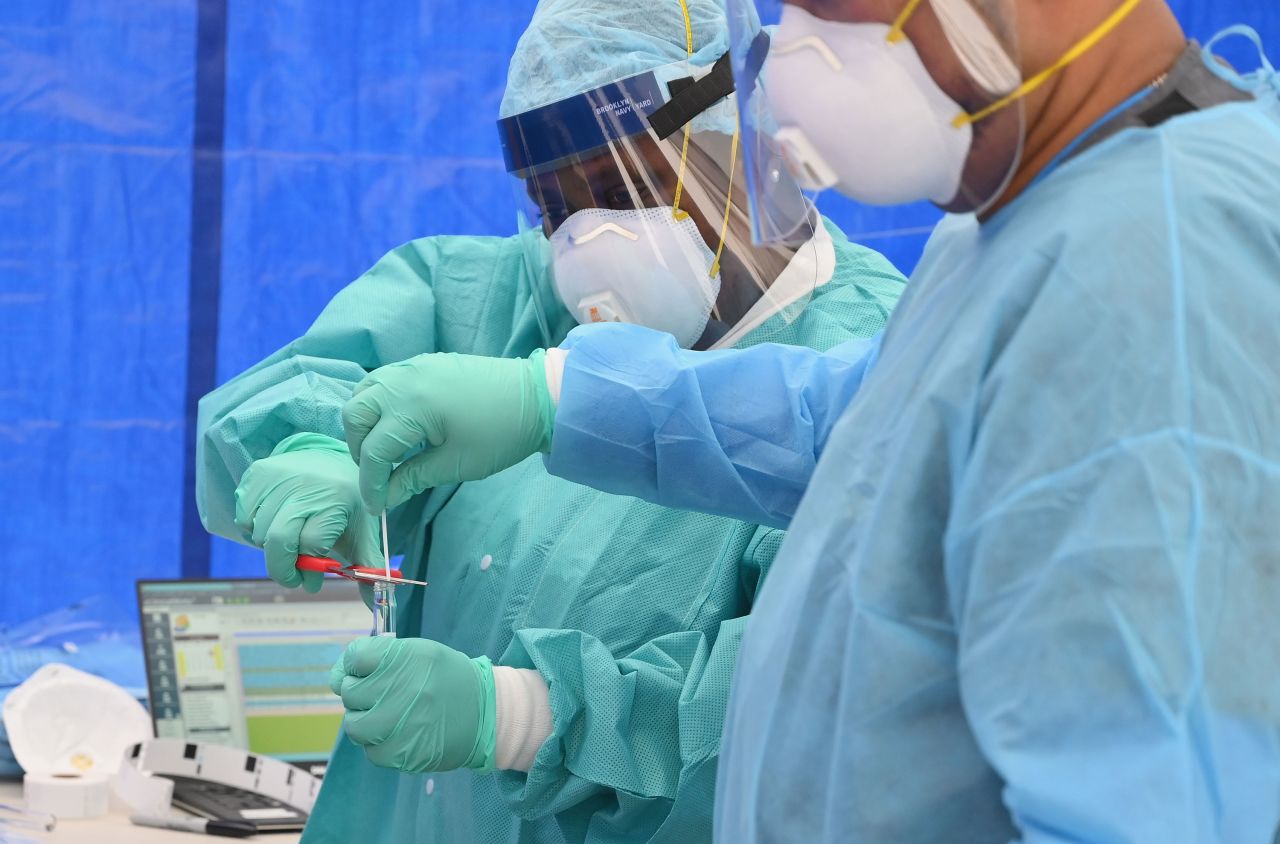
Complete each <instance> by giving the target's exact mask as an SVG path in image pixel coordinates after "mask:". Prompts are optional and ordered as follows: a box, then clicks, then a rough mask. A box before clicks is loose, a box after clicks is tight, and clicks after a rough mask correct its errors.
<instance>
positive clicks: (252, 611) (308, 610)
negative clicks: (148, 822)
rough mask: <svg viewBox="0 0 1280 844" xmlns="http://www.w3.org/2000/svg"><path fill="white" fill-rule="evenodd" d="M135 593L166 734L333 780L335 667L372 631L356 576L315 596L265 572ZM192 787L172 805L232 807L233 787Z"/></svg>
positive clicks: (152, 585)
mask: <svg viewBox="0 0 1280 844" xmlns="http://www.w3.org/2000/svg"><path fill="white" fill-rule="evenodd" d="M137 590H138V611H139V618H140V621H141V625H142V647H143V654H144V656H145V658H146V664H147V686H148V698H149V700H150V704H151V706H150V709H151V718H152V722H153V724H154V726H155V734H156V736H157V737H158V738H181V739H186V740H189V741H192V742H200V743H202V744H218V745H226V746H230V747H235V748H239V749H241V750H246V751H248V752H249V753H251V754H257V755H263V756H272V757H275V758H277V759H280V760H282V761H285V762H289V763H291V764H293V765H296V766H298V767H301V768H303V769H305V770H307V771H309V772H311V773H313V774H315V775H317V776H320V775H323V773H324V767H325V764H326V762H327V760H328V758H329V753H330V751H331V750H332V749H333V745H334V742H335V740H336V738H337V735H338V729H339V727H340V725H341V722H342V714H343V709H342V702H341V700H340V699H339V698H338V697H337V696H335V695H334V694H333V692H332V691H331V690H330V689H329V669H330V667H331V666H332V665H333V663H334V662H335V661H337V659H338V657H339V656H340V655H341V654H342V651H343V649H344V648H346V646H347V643H349V642H350V641H352V640H353V639H355V638H357V637H359V636H367V635H368V634H369V628H370V614H369V610H368V609H367V608H366V607H365V605H364V603H363V602H362V601H361V600H360V592H359V586H358V585H357V584H356V583H353V582H351V581H347V580H339V579H335V578H329V579H326V581H325V585H324V589H323V590H322V591H321V592H318V593H316V594H308V593H306V592H304V591H303V590H301V589H285V588H283V587H281V586H280V585H278V584H276V583H274V582H272V581H271V580H267V579H265V578H236V579H226V580H140V581H138V585H137ZM194 785H195V784H193V783H179V786H180V787H179V788H176V789H175V794H174V802H175V803H177V804H179V805H182V807H183V808H188V809H192V810H194V811H197V813H198V814H203V815H205V816H208V815H209V814H210V813H211V811H212V810H213V806H212V804H210V805H207V806H206V805H196V806H192V805H187V804H190V803H192V802H193V800H194V801H195V802H196V803H201V801H203V802H206V803H207V802H208V800H207V799H206V798H212V797H213V796H214V795H215V794H217V795H220V799H221V800H222V801H223V802H226V798H227V796H228V795H227V794H226V793H225V792H226V789H225V788H222V789H221V790H219V789H218V788H214V787H212V786H210V787H208V788H205V789H203V790H202V789H199V788H194ZM179 792H181V793H179ZM232 796H233V797H234V795H232ZM245 796H246V799H247V797H248V796H251V795H245Z"/></svg>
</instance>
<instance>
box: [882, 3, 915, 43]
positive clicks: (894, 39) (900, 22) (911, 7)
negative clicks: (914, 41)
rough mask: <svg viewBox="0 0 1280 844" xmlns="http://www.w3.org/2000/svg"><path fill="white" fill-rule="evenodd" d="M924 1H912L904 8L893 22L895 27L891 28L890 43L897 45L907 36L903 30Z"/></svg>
mask: <svg viewBox="0 0 1280 844" xmlns="http://www.w3.org/2000/svg"><path fill="white" fill-rule="evenodd" d="M921 2H923V0H910V2H908V3H907V5H905V6H903V7H902V11H901V12H899V13H898V17H896V18H895V19H894V21H893V25H892V26H890V27H889V36H888V37H889V43H890V44H897V43H898V42H899V41H901V40H902V39H903V38H906V37H907V36H906V35H905V34H904V33H903V32H902V28H903V27H904V26H906V25H907V21H908V20H910V19H911V16H912V15H914V14H915V12H916V9H918V8H919V7H920V3H921Z"/></svg>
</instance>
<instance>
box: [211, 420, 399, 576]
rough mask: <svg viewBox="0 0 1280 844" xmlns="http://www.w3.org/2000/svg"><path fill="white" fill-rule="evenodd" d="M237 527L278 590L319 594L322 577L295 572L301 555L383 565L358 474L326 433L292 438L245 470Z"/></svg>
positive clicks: (378, 530) (239, 491) (377, 527)
mask: <svg viewBox="0 0 1280 844" xmlns="http://www.w3.org/2000/svg"><path fill="white" fill-rule="evenodd" d="M236 524H237V525H239V526H240V528H241V529H242V530H244V531H245V532H246V533H247V534H248V535H249V536H250V538H251V540H252V542H253V544H254V545H256V546H258V547H259V548H261V549H263V550H264V551H265V552H266V556H267V573H268V574H269V575H270V576H271V579H272V580H274V581H276V582H277V583H279V584H281V585H282V586H289V587H294V586H298V585H300V584H301V585H302V587H303V588H304V589H306V590H307V591H308V592H316V591H319V589H320V584H321V582H322V581H323V578H324V575H323V574H321V573H320V572H313V571H307V572H300V571H298V569H297V568H295V564H296V563H297V561H298V555H299V554H312V555H315V556H319V557H333V558H335V559H338V560H341V561H342V562H344V563H350V564H354V565H361V566H381V565H382V564H383V557H382V542H381V536H382V529H381V525H380V523H379V521H378V519H377V518H375V517H373V516H371V515H369V512H368V511H367V510H365V509H364V507H363V506H362V504H361V501H360V488H359V470H358V469H357V468H356V467H355V466H353V465H352V464H351V455H350V453H349V452H348V451H347V447H346V444H344V443H343V442H342V441H341V440H336V439H334V438H333V437H326V436H324V435H323V434H306V433H304V434H294V435H293V436H291V437H288V438H287V439H285V440H282V441H281V442H280V444H279V445H277V446H276V447H275V450H274V451H272V452H271V456H270V457H264V458H262V459H261V460H255V461H254V462H253V463H252V464H251V465H250V466H249V469H248V471H246V472H245V473H244V476H243V477H242V478H241V479H240V486H238V487H236Z"/></svg>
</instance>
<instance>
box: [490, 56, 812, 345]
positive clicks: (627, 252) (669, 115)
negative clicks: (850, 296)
mask: <svg viewBox="0 0 1280 844" xmlns="http://www.w3.org/2000/svg"><path fill="white" fill-rule="evenodd" d="M732 90H733V78H732V74H731V72H730V68H729V61H728V57H727V56H726V57H725V58H723V59H722V60H721V61H720V62H718V63H717V64H716V65H714V66H712V67H694V66H692V65H690V64H688V63H685V62H680V63H676V64H672V65H667V66H664V67H660V68H656V69H654V70H652V71H648V72H645V73H642V74H639V75H636V76H631V77H628V78H626V79H621V80H618V81H616V82H612V83H610V84H607V85H604V86H601V87H599V88H596V89H593V90H591V91H587V92H584V93H582V94H579V95H577V96H574V97H570V98H568V99H565V100H561V101H559V102H555V103H551V104H549V105H546V106H542V107H540V108H536V109H533V110H530V111H526V112H524V113H521V114H517V115H514V116H512V117H508V118H504V119H503V120H500V121H499V130H500V134H501V138H502V144H503V152H504V156H505V160H506V166H507V171H508V172H509V173H510V175H511V176H512V189H513V194H514V197H515V202H516V207H517V209H518V220H519V223H520V227H521V230H522V234H523V235H524V236H523V238H522V239H523V242H524V243H525V244H526V247H525V248H526V259H527V260H528V261H529V262H530V266H531V267H532V268H534V269H535V271H537V270H544V271H549V272H550V274H551V279H552V282H553V285H554V289H555V291H556V294H557V295H558V296H559V298H560V300H561V301H562V302H563V304H564V306H565V307H566V308H567V309H568V310H569V312H570V313H571V314H573V315H574V316H575V317H576V318H577V320H578V322H580V323H584V324H585V323H592V322H629V323H635V324H638V325H645V326H648V327H650V328H654V329H657V330H660V331H666V332H668V333H670V334H672V335H673V336H674V337H675V338H676V340H677V341H678V342H679V343H680V345H681V346H683V347H685V348H697V349H704V348H713V347H719V346H728V345H733V344H736V343H737V342H738V341H739V340H740V339H741V338H742V337H744V336H746V334H747V333H749V332H765V333H766V334H768V333H772V332H773V331H775V330H776V329H777V328H780V327H782V326H784V325H786V324H787V323H789V322H790V321H791V320H793V319H794V318H795V316H796V315H798V314H799V313H800V311H802V310H803V309H804V307H805V306H806V305H807V304H808V301H809V298H810V295H811V293H812V291H813V287H814V285H815V283H816V279H817V275H818V273H819V269H818V268H819V266H820V263H821V262H820V259H819V255H818V253H819V250H820V248H821V242H820V239H819V238H816V237H815V233H816V231H815V226H820V225H821V224H820V222H819V218H818V217H817V215H816V213H815V212H814V211H813V209H812V207H811V206H809V205H808V204H807V202H806V200H805V199H804V196H803V194H802V193H801V191H800V189H799V187H798V186H797V185H796V184H795V182H794V181H793V180H791V179H790V178H789V177H784V178H785V179H786V182H787V184H788V186H789V200H790V202H791V208H792V210H793V212H794V213H795V214H796V215H797V217H798V219H796V220H794V221H793V222H792V224H791V225H792V227H793V230H794V232H795V237H794V238H793V239H792V240H791V241H789V242H788V243H787V244H765V245H757V244H756V243H754V242H753V239H752V231H751V220H750V207H749V201H748V194H747V182H746V173H745V169H744V163H745V162H744V159H743V157H742V155H741V146H740V143H739V139H738V137H737V113H736V107H735V99H734V97H733V95H732ZM531 229H536V230H539V231H540V232H541V235H542V236H541V237H539V236H537V233H536V232H531V231H529V230H531ZM822 234H823V236H825V232H823V233H822ZM828 250H829V246H828ZM753 339H763V338H762V335H760V334H759V333H757V334H754V335H753Z"/></svg>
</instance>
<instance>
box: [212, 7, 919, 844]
mask: <svg viewBox="0 0 1280 844" xmlns="http://www.w3.org/2000/svg"><path fill="white" fill-rule="evenodd" d="M687 8H688V17H687V24H686V16H685V9H684V6H683V4H682V3H681V2H680V0H670V2H665V0H664V2H654V3H646V4H617V3H613V2H611V0H598V1H597V0H552V1H551V2H543V3H541V4H540V5H539V7H538V9H537V11H536V13H535V14H534V16H533V20H532V22H531V23H530V25H529V28H528V31H527V32H525V34H524V35H523V37H522V38H521V39H520V42H519V45H518V46H517V49H516V51H515V54H514V56H513V58H512V61H511V68H510V75H509V82H508V86H507V90H506V93H505V96H504V98H503V102H502V116H503V119H502V120H501V121H500V123H499V128H500V130H501V136H502V140H503V144H504V147H505V152H506V156H507V162H508V166H509V168H510V170H511V173H512V184H513V189H514V192H515V195H516V197H517V200H518V205H519V208H520V209H521V213H522V215H523V216H524V217H525V218H526V219H527V220H528V221H529V224H530V225H529V226H528V230H527V231H525V232H524V233H523V234H522V235H520V236H517V237H511V238H506V239H502V238H472V237H433V238H426V239H423V240H419V241H415V242H412V243H410V244H408V245H406V246H403V247H401V248H399V249H397V250H395V251H393V252H392V253H391V254H389V255H388V256H387V257H385V258H384V259H383V260H381V261H380V262H379V263H378V264H377V265H376V266H374V267H373V268H372V269H371V270H370V271H369V272H368V273H366V274H365V275H364V276H363V277H361V278H360V279H358V280H357V281H355V282H354V283H353V284H352V285H351V286H349V287H348V288H347V289H345V290H344V291H342V292H341V293H340V294H339V295H338V296H337V297H336V298H335V299H334V300H333V302H332V303H331V304H330V305H329V307H328V308H326V310H325V311H324V312H323V313H322V314H321V315H320V317H319V319H318V320H317V321H316V323H315V324H314V325H313V326H312V327H311V329H310V330H308V331H307V333H306V334H305V335H304V336H303V337H301V338H299V339H298V340H296V341H295V342H293V343H291V344H290V345H289V346H287V347H286V348H284V349H282V350H281V351H280V352H278V353H276V354H275V355H273V356H272V357H270V358H269V359H268V360H266V361H264V362H263V363H261V364H259V365H257V366H255V367H254V368H253V369H251V370H250V371H248V372H246V373H244V374H242V375H240V376H238V377H237V378H235V379H233V380H232V381H231V382H229V383H228V384H226V385H225V386H223V387H221V388H219V389H218V390H216V391H215V392H213V393H212V394H210V395H209V396H207V397H206V398H205V399H204V401H203V402H202V404H201V426H202V431H201V439H200V447H201V452H200V471H201V476H200V502H201V507H202V514H203V516H204V519H205V523H206V525H207V526H208V527H209V528H210V529H211V530H213V531H215V532H217V533H220V534H222V535H225V536H229V537H231V538H233V539H238V540H240V541H242V542H252V543H253V544H255V545H259V546H262V547H264V548H265V550H266V558H267V566H268V570H269V571H270V573H271V575H272V576H273V577H274V578H276V579H277V580H279V581H281V582H282V583H284V584H285V585H290V586H296V585H299V584H302V585H304V586H306V587H308V588H312V589H314V588H317V587H318V586H319V583H318V582H317V581H307V580H305V579H304V578H305V577H306V575H300V574H299V572H298V571H297V570H296V569H295V568H294V562H295V558H296V555H297V553H298V552H299V551H302V552H306V553H319V554H331V555H334V556H338V557H340V558H341V559H343V560H346V561H352V562H359V563H364V564H367V565H380V564H381V558H382V555H381V549H380V546H379V532H378V526H377V520H376V519H375V518H374V517H372V516H371V515H369V514H368V513H367V512H366V511H365V508H364V507H363V505H362V503H361V497H360V494H359V490H358V486H357V477H358V470H357V466H356V464H355V463H354V462H353V460H352V458H351V456H350V454H349V453H348V449H347V445H346V443H345V442H344V440H343V437H344V431H343V427H342V409H343V406H344V404H345V403H346V402H347V400H348V399H349V398H350V397H351V396H352V394H353V391H354V392H356V393H357V394H358V395H366V394H374V395H386V394H387V391H388V390H390V389H392V387H393V385H394V388H395V389H403V390H405V391H406V395H407V396H408V397H409V398H411V397H412V395H413V392H414V391H415V390H417V389H444V390H447V391H450V392H453V391H461V392H465V391H466V390H468V389H469V386H470V385H468V384H467V383H466V381H465V380H462V381H459V380H453V379H454V374H456V375H458V376H463V377H465V371H464V370H463V369H461V368H459V369H457V370H455V371H454V374H449V373H446V372H443V371H436V372H435V373H432V374H427V375H424V376H422V377H419V376H417V375H416V374H415V372H416V368H417V366H418V364H419V362H421V361H422V360H424V358H422V357H419V356H420V355H422V353H426V352H445V351H449V352H467V353H470V354H484V355H499V356H510V357H512V358H517V357H521V358H522V357H524V356H528V355H531V354H532V355H533V356H534V359H535V360H536V359H537V357H538V355H539V354H540V353H539V352H537V351H536V350H538V349H540V348H543V347H545V346H548V345H554V344H556V343H559V342H560V341H561V340H563V339H564V337H565V335H566V334H567V333H568V331H569V329H570V328H571V327H572V326H573V325H574V323H575V320H576V321H580V322H588V321H591V320H593V319H624V320H627V321H629V322H635V323H639V324H644V325H648V326H651V327H653V328H657V329H660V330H662V331H665V332H666V335H665V336H667V337H669V338H671V341H672V342H673V343H676V344H677V345H679V346H698V347H706V346H716V347H728V346H747V345H752V344H755V343H758V342H761V341H764V340H769V341H772V342H780V343H797V344H808V345H812V346H813V347H814V348H817V349H827V348H830V347H832V346H834V345H836V344H839V343H842V342H845V341H847V340H849V339H850V338H855V337H868V336H871V335H873V334H874V333H875V332H876V331H878V330H879V329H880V328H881V327H882V326H883V324H884V322H885V320H886V318H887V315H888V312H889V309H890V308H891V307H892V306H893V304H894V303H895V302H896V300H897V298H898V296H899V295H900V293H901V291H902V289H903V279H902V277H901V276H900V275H899V274H898V273H897V272H896V271H895V270H894V269H893V268H892V267H891V266H890V265H889V264H888V263H887V262H886V261H885V260H884V259H883V258H881V257H880V256H879V255H877V254H876V253H874V252H872V251H870V250H867V249H864V248H861V247H859V246H855V245H854V244H851V243H849V242H848V241H847V240H846V239H845V238H844V236H843V235H842V234H841V233H840V232H839V231H838V230H836V229H835V228H833V227H830V226H828V225H826V224H824V223H823V222H822V221H821V220H820V218H817V217H816V216H815V215H813V214H812V210H811V208H809V206H807V205H806V204H805V202H804V198H803V196H802V195H801V193H800V191H799V189H798V188H795V187H794V185H793V187H792V191H791V199H792V200H793V203H792V205H791V206H790V209H791V211H793V212H794V213H795V214H796V215H797V216H796V218H795V219H794V220H793V221H792V223H793V224H794V225H796V226H797V227H799V228H800V229H802V230H804V231H805V232H806V237H805V238H804V241H803V242H802V243H800V244H798V245H787V244H782V245H767V246H754V245H753V244H752V241H751V236H750V228H749V221H748V204H747V192H746V182H745V180H744V177H743V167H742V164H743V161H744V158H743V156H742V155H741V145H740V143H738V142H736V141H735V138H734V135H735V130H736V126H737V119H736V113H735V108H736V106H735V102H736V101H735V98H734V97H732V96H731V92H732V87H733V76H732V73H731V72H730V69H729V62H728V60H727V59H726V58H723V57H724V56H725V55H726V51H727V46H728V39H727V34H726V25H725V18H724V10H723V8H722V6H720V5H719V4H716V3H711V2H705V1H704V2H689V4H688V7H687ZM717 62H718V64H717ZM429 359H431V360H433V361H434V360H437V358H435V357H431V358H429ZM441 359H442V360H444V361H448V360H451V359H452V360H457V358H450V357H448V356H445V357H443V358H441ZM397 361H398V362H399V363H396V362H397ZM387 364H391V366H386V365H387ZM518 364H519V365H521V366H525V365H527V364H526V362H525V361H524V360H519V361H518ZM379 367H385V368H382V369H379ZM375 369H376V370H377V371H378V373H379V375H378V376H376V377H368V378H366V376H367V374H368V372H369V371H370V370H375ZM384 379H385V380H384ZM526 397H527V398H528V399H529V401H530V402H535V403H536V402H539V401H544V400H545V399H541V398H538V397H537V396H535V395H533V394H527V396H526ZM516 412H518V413H521V414H524V415H526V416H527V417H529V418H533V416H534V415H535V413H536V407H535V406H534V405H533V404H529V405H525V406H523V407H522V408H519V409H518V410H517V411H516ZM500 421H501V420H497V419H483V418H481V419H477V420H476V421H475V422H474V423H473V424H475V425H477V426H488V425H493V424H497V423H499V422H500ZM431 453H432V454H434V455H439V454H441V453H442V452H440V451H433V452H431ZM368 459H370V458H369V457H368V456H367V455H366V461H367V460H368ZM446 459H451V458H446ZM481 474H488V473H487V472H485V473H477V474H474V475H472V476H473V477H477V478H478V477H480V476H481ZM379 512H380V511H379ZM389 521H390V526H391V529H390V535H391V546H392V550H393V552H395V553H399V554H404V555H405V560H404V563H403V566H402V568H403V569H404V570H405V571H406V573H407V575H408V576H411V577H414V578H416V579H423V580H427V581H429V582H430V586H428V587H426V588H425V589H421V590H418V589H413V590H411V591H406V590H405V589H401V590H400V595H399V602H400V613H399V617H398V622H399V623H398V626H399V631H400V634H401V636H405V635H408V636H411V637H415V638H402V639H399V640H391V641H388V640H362V641H358V642H356V643H355V644H353V646H352V647H351V648H350V649H349V650H348V651H347V653H346V654H345V655H344V657H343V659H342V660H340V661H339V664H338V665H337V666H336V667H335V673H334V676H333V685H334V689H335V691H337V692H339V693H340V694H341V696H342V701H343V703H344V704H345V705H346V707H347V709H348V713H347V716H346V719H345V732H346V737H347V738H344V739H343V740H341V741H339V743H338V746H337V748H336V750H335V753H334V756H333V758H332V760H331V763H330V766H329V770H328V774H327V776H326V778H325V783H324V787H323V790H322V791H321V794H320V798H319V802H318V804H317V806H316V809H315V812H314V814H313V816H312V819H311V822H310V824H309V825H308V827H307V831H306V833H305V834H304V840H305V841H308V842H312V841H317V842H325V841H334V842H351V841H442V842H462V841H476V842H480V841H484V842H492V841H573V842H578V841H620V840H627V841H642V840H652V841H675V842H688V841H698V840H708V839H709V838H710V835H711V818H712V814H711V806H712V797H713V793H714V782H715V775H716V767H717V758H718V753H719V738H720V733H721V725H722V721H723V715H724V711H725V706H726V703H727V699H728V684H729V678H730V677H731V675H732V669H733V665H734V662H735V659H736V654H737V646H738V641H739V639H740V636H741V632H742V630H743V628H744V626H745V617H746V615H747V613H748V612H749V611H750V608H751V605H752V603H753V600H754V595H755V592H756V590H757V589H758V587H759V585H760V583H761V582H762V580H763V578H764V575H765V572H766V570H767V569H768V566H769V563H770V561H771V560H772V557H773V554H774V552H775V550H776V549H777V547H778V545H779V544H780V542H781V538H782V532H781V531H780V530H778V529H776V528H773V527H764V528H762V527H760V526H759V525H757V524H753V523H745V522H741V521H733V520H730V519H726V518H719V517H711V516H705V515H699V514H693V513H688V512H680V511H673V510H665V509H663V508H660V507H658V506H655V505H651V504H647V503H645V502H642V501H638V500H636V499H634V498H624V497H619V496H614V495H608V494H602V493H600V492H597V491H595V490H592V489H589V488H587V487H583V486H578V485H576V484H573V483H570V482H567V481H563V480H561V479H558V478H553V477H551V476H550V475H548V473H547V472H546V469H545V468H544V466H543V463H542V459H541V458H540V457H532V458H530V459H528V460H525V461H523V462H520V463H519V465H516V466H513V467H511V468H509V469H507V470H506V471H504V472H502V473H500V474H498V475H496V476H495V477H492V478H489V479H487V480H478V481H476V482H470V483H463V484H461V485H460V486H450V487H447V488H445V487H441V488H437V489H434V490H432V491H430V492H429V493H427V494H422V495H417V496H413V497H410V498H408V499H407V500H402V501H398V502H397V503H396V505H395V506H394V507H392V509H391V510H390V512H389ZM348 739H350V740H348ZM468 769H471V770H468ZM475 772H479V774H480V775H477V773H475Z"/></svg>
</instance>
